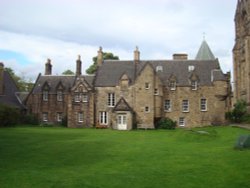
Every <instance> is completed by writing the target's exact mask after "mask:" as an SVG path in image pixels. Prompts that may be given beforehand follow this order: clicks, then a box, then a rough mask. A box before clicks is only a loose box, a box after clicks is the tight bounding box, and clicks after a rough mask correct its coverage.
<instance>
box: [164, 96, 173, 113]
mask: <svg viewBox="0 0 250 188" xmlns="http://www.w3.org/2000/svg"><path fill="white" fill-rule="evenodd" d="M171 108H172V104H171V100H169V99H166V100H165V101H164V111H165V112H171Z"/></svg>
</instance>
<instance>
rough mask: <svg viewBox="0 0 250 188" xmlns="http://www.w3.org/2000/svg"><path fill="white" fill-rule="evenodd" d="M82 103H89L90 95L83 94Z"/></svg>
mask: <svg viewBox="0 0 250 188" xmlns="http://www.w3.org/2000/svg"><path fill="white" fill-rule="evenodd" d="M82 102H88V95H87V94H86V93H83V94H82Z"/></svg>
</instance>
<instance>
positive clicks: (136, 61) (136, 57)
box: [134, 46, 140, 63]
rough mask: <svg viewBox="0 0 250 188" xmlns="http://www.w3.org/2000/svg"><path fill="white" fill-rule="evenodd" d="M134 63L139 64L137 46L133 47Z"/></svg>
mask: <svg viewBox="0 0 250 188" xmlns="http://www.w3.org/2000/svg"><path fill="white" fill-rule="evenodd" d="M134 61H135V63H139V61H140V51H139V49H138V46H136V47H135V51H134Z"/></svg>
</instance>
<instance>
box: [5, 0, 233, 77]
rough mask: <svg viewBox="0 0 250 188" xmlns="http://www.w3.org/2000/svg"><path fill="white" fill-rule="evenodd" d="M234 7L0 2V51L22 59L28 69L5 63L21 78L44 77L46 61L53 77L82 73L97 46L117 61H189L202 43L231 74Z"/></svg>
mask: <svg viewBox="0 0 250 188" xmlns="http://www.w3.org/2000/svg"><path fill="white" fill-rule="evenodd" d="M235 6H236V0H235V2H232V1H228V0H220V1H216V2H211V1H209V0H203V1H200V0H178V1H176V0H155V1H144V0H127V1H120V0H103V1H99V0H84V1H82V0H53V1H51V0H43V1H41V0H36V1H33V0H22V1H19V0H8V1H1V2H0V49H6V50H11V51H16V52H18V53H21V54H24V55H25V56H26V57H27V58H28V60H29V61H30V62H31V64H29V65H18V62H16V63H13V61H11V63H12V64H13V65H14V64H15V66H16V67H17V68H18V69H20V70H22V71H23V72H25V73H26V72H27V75H32V76H34V75H35V74H38V72H42V73H43V72H44V63H45V61H46V59H47V58H48V57H49V58H51V59H52V63H53V73H55V74H60V73H61V72H62V71H64V70H66V69H71V70H73V71H74V70H75V60H76V58H77V55H78V54H81V55H82V61H83V66H84V69H85V68H86V67H88V66H89V65H90V64H91V63H92V57H93V56H95V55H96V53H97V50H98V46H100V45H101V46H103V49H104V51H111V52H113V53H114V54H115V55H118V56H119V57H120V59H132V58H133V50H134V48H135V46H136V45H138V46H139V49H140V51H141V57H142V59H154V58H156V59H169V58H172V54H173V53H176V52H187V53H188V54H189V57H190V58H194V57H195V55H196V53H197V51H198V48H199V45H200V44H201V42H202V41H201V40H202V33H203V32H206V39H207V42H208V44H209V45H210V47H211V49H212V51H213V52H214V54H215V56H216V57H218V58H219V60H220V62H221V64H222V66H221V67H222V68H223V70H225V71H227V70H230V69H231V64H232V58H231V49H232V47H233V42H234V25H233V16H234V10H235Z"/></svg>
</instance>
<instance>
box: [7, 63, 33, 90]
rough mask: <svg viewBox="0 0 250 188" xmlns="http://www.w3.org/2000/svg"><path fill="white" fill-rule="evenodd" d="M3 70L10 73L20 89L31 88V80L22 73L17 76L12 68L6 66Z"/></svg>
mask: <svg viewBox="0 0 250 188" xmlns="http://www.w3.org/2000/svg"><path fill="white" fill-rule="evenodd" d="M5 71H7V72H9V74H10V75H11V77H12V79H13V80H14V81H15V83H16V85H17V87H18V89H19V90H20V91H30V90H31V89H32V87H33V85H34V83H33V82H32V80H30V79H29V80H27V79H26V78H25V76H24V75H22V77H20V76H17V75H16V74H15V72H14V71H13V69H12V68H9V67H6V68H5Z"/></svg>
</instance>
